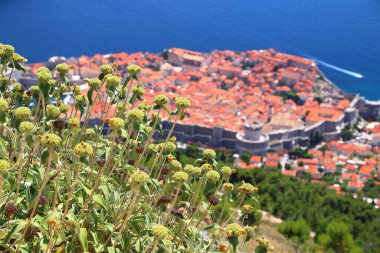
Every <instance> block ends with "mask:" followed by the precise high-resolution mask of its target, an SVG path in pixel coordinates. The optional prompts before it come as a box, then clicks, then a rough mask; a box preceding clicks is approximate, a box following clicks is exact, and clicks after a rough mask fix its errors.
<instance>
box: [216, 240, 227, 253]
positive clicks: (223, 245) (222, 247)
mask: <svg viewBox="0 0 380 253" xmlns="http://www.w3.org/2000/svg"><path fill="white" fill-rule="evenodd" d="M218 248H219V250H220V251H221V252H227V251H228V248H229V247H228V244H227V243H224V242H221V243H219V245H218Z"/></svg>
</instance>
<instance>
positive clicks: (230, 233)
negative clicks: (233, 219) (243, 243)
mask: <svg viewBox="0 0 380 253" xmlns="http://www.w3.org/2000/svg"><path fill="white" fill-rule="evenodd" d="M242 230H243V228H242V227H241V226H240V225H239V224H237V223H231V224H228V225H227V226H226V235H227V237H237V236H240V235H241V232H242Z"/></svg>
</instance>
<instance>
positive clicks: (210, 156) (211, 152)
mask: <svg viewBox="0 0 380 253" xmlns="http://www.w3.org/2000/svg"><path fill="white" fill-rule="evenodd" d="M203 156H204V157H205V158H207V159H215V157H216V153H215V151H214V150H212V149H205V150H203Z"/></svg>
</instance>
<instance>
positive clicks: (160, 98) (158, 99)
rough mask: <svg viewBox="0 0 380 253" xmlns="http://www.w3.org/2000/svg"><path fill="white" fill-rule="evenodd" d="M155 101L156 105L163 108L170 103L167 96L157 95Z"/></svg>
mask: <svg viewBox="0 0 380 253" xmlns="http://www.w3.org/2000/svg"><path fill="white" fill-rule="evenodd" d="M153 101H154V103H155V104H156V105H159V106H163V105H166V104H167V103H169V98H168V97H167V96H165V95H157V96H155V97H154V100H153Z"/></svg>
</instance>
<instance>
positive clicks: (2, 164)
mask: <svg viewBox="0 0 380 253" xmlns="http://www.w3.org/2000/svg"><path fill="white" fill-rule="evenodd" d="M10 168H11V164H10V163H9V162H8V161H7V160H3V159H2V160H0V173H5V172H7V171H8V170H9V169H10ZM1 183H2V182H1Z"/></svg>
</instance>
